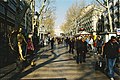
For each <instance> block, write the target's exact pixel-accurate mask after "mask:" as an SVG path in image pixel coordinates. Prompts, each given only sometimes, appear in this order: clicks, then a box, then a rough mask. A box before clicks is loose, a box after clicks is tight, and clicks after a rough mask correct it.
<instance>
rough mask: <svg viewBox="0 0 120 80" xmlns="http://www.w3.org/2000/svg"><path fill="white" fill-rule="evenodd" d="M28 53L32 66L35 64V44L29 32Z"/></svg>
mask: <svg viewBox="0 0 120 80" xmlns="http://www.w3.org/2000/svg"><path fill="white" fill-rule="evenodd" d="M27 55H28V57H27V58H28V59H29V62H30V64H31V66H34V65H35V63H34V56H35V54H34V45H33V41H32V35H31V34H29V35H28V40H27Z"/></svg>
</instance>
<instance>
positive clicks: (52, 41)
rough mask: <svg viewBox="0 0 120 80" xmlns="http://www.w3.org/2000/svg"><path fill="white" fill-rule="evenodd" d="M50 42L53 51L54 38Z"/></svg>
mask: <svg viewBox="0 0 120 80" xmlns="http://www.w3.org/2000/svg"><path fill="white" fill-rule="evenodd" d="M50 42H51V50H53V49H54V42H55V40H54V37H53V38H52V39H51V40H50Z"/></svg>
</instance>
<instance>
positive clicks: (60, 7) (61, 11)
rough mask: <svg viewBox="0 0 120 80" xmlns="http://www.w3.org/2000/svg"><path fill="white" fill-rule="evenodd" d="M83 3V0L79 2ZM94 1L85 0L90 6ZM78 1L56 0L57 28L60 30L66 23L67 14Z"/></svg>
mask: <svg viewBox="0 0 120 80" xmlns="http://www.w3.org/2000/svg"><path fill="white" fill-rule="evenodd" d="M78 1H81V0H78ZM91 1H93V0H85V4H86V5H88V4H90V3H91ZM75 2H76V0H56V17H57V19H56V24H55V28H59V27H60V25H61V24H62V23H63V22H64V21H65V17H66V12H67V10H68V8H69V7H70V6H72V4H73V3H75Z"/></svg>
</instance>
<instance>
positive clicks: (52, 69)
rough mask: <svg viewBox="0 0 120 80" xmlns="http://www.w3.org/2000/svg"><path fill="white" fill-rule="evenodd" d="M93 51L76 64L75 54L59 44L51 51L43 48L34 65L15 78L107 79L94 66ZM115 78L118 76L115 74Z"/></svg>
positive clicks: (36, 79)
mask: <svg viewBox="0 0 120 80" xmlns="http://www.w3.org/2000/svg"><path fill="white" fill-rule="evenodd" d="M93 55H94V53H93V52H92V53H90V54H89V53H88V54H87V59H86V63H82V64H77V63H76V61H75V58H74V56H75V54H71V53H68V50H67V49H66V47H64V46H63V45H59V46H57V47H56V49H55V50H54V51H53V52H51V50H48V47H47V48H43V50H42V53H41V52H39V53H38V56H37V60H36V62H35V63H36V66H35V67H31V66H28V67H27V68H25V69H24V70H23V71H22V72H21V73H20V74H19V75H16V76H14V79H15V80H19V79H20V80H109V78H108V77H107V76H106V75H105V74H104V73H102V72H101V71H96V70H95V68H94V62H95V59H94V57H93ZM116 78H117V79H116V80H119V79H120V77H119V76H118V75H117V74H116Z"/></svg>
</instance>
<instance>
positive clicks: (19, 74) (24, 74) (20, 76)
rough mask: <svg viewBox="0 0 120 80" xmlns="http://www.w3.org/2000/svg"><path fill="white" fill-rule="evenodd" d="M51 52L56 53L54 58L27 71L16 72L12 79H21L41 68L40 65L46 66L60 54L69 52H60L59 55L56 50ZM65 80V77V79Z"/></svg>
mask: <svg viewBox="0 0 120 80" xmlns="http://www.w3.org/2000/svg"><path fill="white" fill-rule="evenodd" d="M51 52H52V54H53V55H54V57H53V58H51V59H49V60H47V61H46V62H44V63H41V64H39V65H37V66H35V67H33V68H30V69H29V70H27V71H24V72H21V73H18V74H16V75H15V76H13V77H12V78H11V79H10V80H13V79H14V80H20V79H21V78H22V77H24V76H26V75H28V74H30V73H31V72H33V71H35V70H36V69H38V68H40V67H43V66H45V65H47V64H50V63H51V62H52V61H53V60H55V59H57V58H58V57H59V56H61V55H64V54H66V53H67V52H64V53H61V54H59V55H56V53H55V52H54V51H51ZM49 80H50V79H49ZM56 80H59V79H56ZM61 80H62V79H61ZM63 80H65V79H63Z"/></svg>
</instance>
